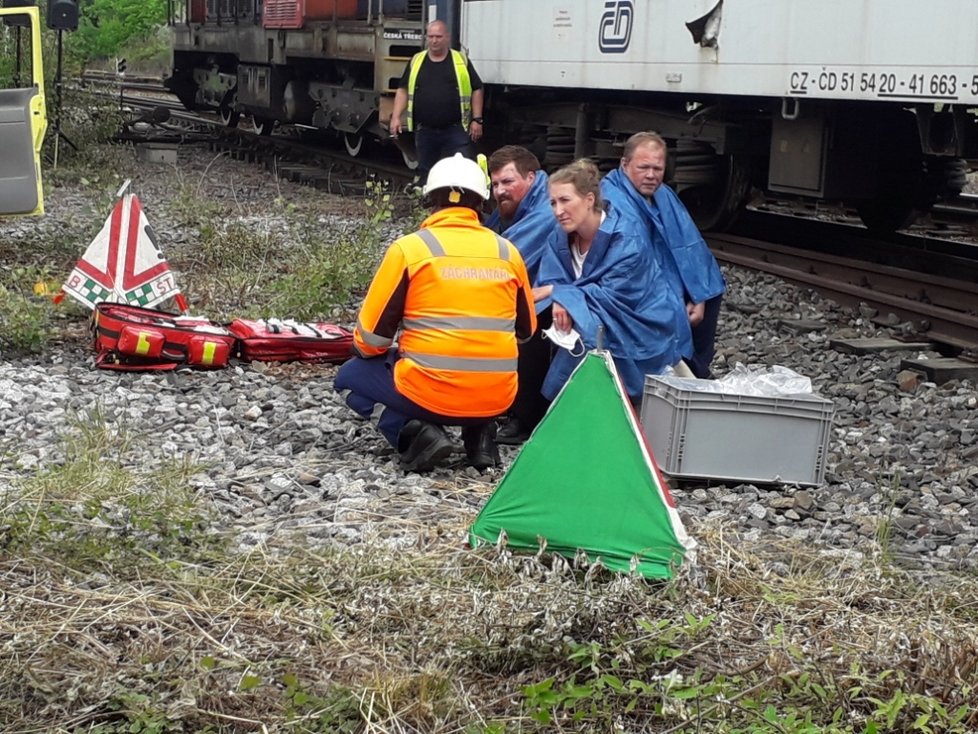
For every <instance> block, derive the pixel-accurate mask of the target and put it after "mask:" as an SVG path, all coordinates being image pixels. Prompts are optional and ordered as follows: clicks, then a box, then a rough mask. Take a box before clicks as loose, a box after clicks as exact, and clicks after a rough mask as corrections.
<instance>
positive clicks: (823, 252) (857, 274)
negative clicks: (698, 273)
mask: <svg viewBox="0 0 978 734" xmlns="http://www.w3.org/2000/svg"><path fill="white" fill-rule="evenodd" d="M755 219H757V218H756V217H755ZM751 226H752V225H751V224H750V223H746V224H744V225H742V226H741V227H742V228H741V230H740V231H741V233H740V234H732V233H711V234H709V235H708V237H707V240H708V242H709V244H710V247H711V249H712V250H713V252H714V254H715V255H716V257H717V259H718V260H720V261H722V262H727V263H730V264H732V265H738V266H741V267H746V268H751V269H753V270H757V271H760V272H766V273H770V274H771V275H774V276H777V277H779V278H782V279H784V280H787V281H790V282H793V283H796V284H799V285H804V286H808V287H810V288H812V289H814V290H816V291H818V292H819V293H821V294H823V295H824V296H826V297H828V298H831V299H833V300H835V301H836V302H839V303H842V304H845V305H850V306H860V305H865V306H868V307H870V308H872V309H875V310H876V311H877V312H878V313H879V315H880V318H881V321H883V322H884V323H890V324H892V323H893V321H894V319H895V320H897V321H898V322H900V323H901V324H903V325H904V326H905V327H906V328H905V330H904V333H903V336H904V337H906V338H911V339H915V340H926V341H931V342H935V343H937V344H938V345H944V347H945V349H944V350H943V351H947V352H948V353H950V354H954V355H958V356H963V357H965V358H969V357H972V356H974V355H978V311H976V309H978V260H976V259H975V258H976V257H978V248H972V250H973V252H972V253H971V256H970V257H969V256H968V252H967V250H964V251H960V250H959V248H957V247H955V246H954V243H945V242H941V241H927V240H923V239H921V241H920V243H919V249H918V250H916V251H913V250H911V249H908V246H907V245H906V244H900V245H898V244H894V243H893V242H887V241H885V240H884V241H880V240H877V239H875V238H873V237H871V236H866V235H865V232H864V235H863V236H861V237H857V236H851V237H850V238H849V239H847V240H845V241H844V242H840V241H838V240H836V241H835V242H832V235H833V233H835V232H837V231H838V227H833V226H825V227H823V228H821V235H819V234H817V231H818V230H819V228H818V227H814V226H812V227H809V231H807V232H804V231H802V230H803V229H804V228H803V227H799V226H798V223H797V222H795V223H794V224H793V225H792V224H791V223H787V224H786V223H782V224H781V227H782V230H781V234H779V235H777V236H772V232H771V230H770V229H768V230H766V231H765V230H764V228H763V224H762V223H758V222H756V221H755V223H754V225H753V227H754V228H755V229H754V231H756V232H757V234H758V235H759V236H758V237H754V236H750V235H749V234H748V233H749V232H751ZM792 232H794V234H792ZM819 237H820V238H821V241H822V243H823V246H821V247H819V248H818V249H817V250H816V249H814V248H815V247H816V246H817V243H816V242H815V238H819ZM830 242H832V244H831V245H829V244H828V243H830ZM840 245H842V246H843V247H844V249H845V253H844V254H839V253H838V252H833V250H839V249H840ZM886 247H889V248H891V249H892V252H891V253H890V255H889V256H888V257H884V256H882V255H881V251H882V250H883V249H884V248H886ZM925 263H926V264H925Z"/></svg>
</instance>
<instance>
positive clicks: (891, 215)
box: [856, 198, 918, 232]
mask: <svg viewBox="0 0 978 734" xmlns="http://www.w3.org/2000/svg"><path fill="white" fill-rule="evenodd" d="M856 211H857V212H858V213H859V218H860V219H861V220H862V222H863V224H865V225H866V229H869V230H871V231H873V232H895V231H896V230H898V229H904V228H905V227H909V226H910V225H911V224H913V222H914V220H915V219H916V218H917V213H918V212H917V208H916V207H915V206H914V205H913V204H911V203H910V202H909V201H906V200H905V199H904V200H901V199H900V198H892V199H885V198H881V199H872V200H871V201H865V202H862V203H861V204H859V205H857V206H856Z"/></svg>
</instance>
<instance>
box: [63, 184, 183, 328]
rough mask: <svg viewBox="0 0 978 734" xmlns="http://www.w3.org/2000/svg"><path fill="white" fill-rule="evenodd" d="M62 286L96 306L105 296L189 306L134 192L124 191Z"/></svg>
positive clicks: (138, 302)
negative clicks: (166, 301)
mask: <svg viewBox="0 0 978 734" xmlns="http://www.w3.org/2000/svg"><path fill="white" fill-rule="evenodd" d="M127 185H128V182H127V184H126V185H124V186H123V188H122V189H121V190H120V193H121V191H124V190H125V188H126V187H127ZM61 290H62V292H63V293H65V294H67V295H69V296H71V297H72V298H74V299H75V300H76V301H78V302H79V303H81V304H83V305H85V306H87V307H88V308H92V309H94V308H95V305H96V304H97V303H100V302H102V301H109V302H112V303H127V304H130V305H133V306H143V307H145V308H152V307H153V306H155V305H157V304H159V303H162V302H163V301H165V300H166V299H168V298H173V299H175V300H176V303H177V306H178V307H179V309H180V310H181V311H183V312H186V311H187V302H186V299H185V298H184V297H183V295H182V294H181V293H180V289H179V288H178V287H177V284H176V281H175V280H174V278H173V273H172V272H170V266H169V265H168V264H167V262H166V258H165V257H163V253H162V252H161V251H160V248H159V246H158V245H157V244H156V238H155V235H154V232H153V229H152V227H151V226H150V224H149V220H148V219H147V218H146V214H145V212H143V207H142V205H141V204H140V203H139V199H138V198H136V196H135V194H125V195H124V196H123V197H122V198H121V199H119V201H117V202H116V205H115V207H114V208H113V209H112V213H111V214H109V217H108V219H106V220H105V224H104V225H103V226H102V229H101V231H100V232H99V233H98V234H97V235H96V236H95V239H94V240H92V243H91V244H90V245H89V246H88V249H87V250H85V254H84V255H82V256H81V259H79V260H78V263H77V264H76V265H75V267H74V269H73V270H72V271H71V274H70V275H69V276H68V279H67V280H66V281H65V284H64V285H63V286H62V289H61Z"/></svg>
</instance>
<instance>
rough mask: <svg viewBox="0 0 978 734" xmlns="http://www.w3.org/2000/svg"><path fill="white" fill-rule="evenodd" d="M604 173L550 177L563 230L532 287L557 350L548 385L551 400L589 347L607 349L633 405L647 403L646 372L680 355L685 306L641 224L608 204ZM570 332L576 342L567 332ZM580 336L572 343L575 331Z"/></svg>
mask: <svg viewBox="0 0 978 734" xmlns="http://www.w3.org/2000/svg"><path fill="white" fill-rule="evenodd" d="M600 182H601V175H600V173H599V172H598V169H597V167H596V166H595V165H594V164H593V163H591V162H590V161H587V160H580V161H576V162H574V163H571V164H570V165H568V166H565V167H564V168H561V169H560V170H559V171H557V172H555V173H554V174H553V175H551V176H550V207H551V209H552V210H553V213H554V216H555V217H556V219H557V223H558V224H559V225H560V229H559V230H557V231H555V232H554V233H553V235H552V236H551V238H550V240H549V242H548V247H547V248H546V249H545V250H544V254H543V259H542V261H541V263H540V271H539V274H538V276H537V287H535V288H534V289H533V296H534V299H535V301H536V306H537V311H538V312H540V311H542V310H544V309H546V308H547V307H548V306H551V307H552V310H553V324H554V327H555V328H556V329H557V330H558V332H560V333H557V334H555V337H557V339H556V341H557V343H558V344H561V343H562V342H563V343H565V344H566V346H569V347H570V348H564V349H558V350H557V353H556V355H555V357H554V360H553V362H552V363H551V365H550V370H549V371H548V373H547V377H546V379H545V380H544V383H543V389H542V392H543V394H544V396H545V397H546V398H547V399H549V400H552V399H553V398H554V397H555V396H556V394H557V393H558V392H559V391H560V388H561V387H562V386H563V384H564V382H566V380H567V378H568V377H569V376H570V373H571V372H572V371H573V369H574V367H575V366H576V365H577V363H578V361H580V359H581V357H582V356H583V352H584V351H585V350H586V349H593V348H595V347H596V346H597V341H598V332H599V330H601V331H603V340H604V343H603V346H604V348H605V349H608V350H609V351H610V352H611V354H612V356H613V357H614V360H615V365H616V367H617V368H618V372H619V374H620V375H621V378H622V381H623V382H624V385H625V389H626V390H627V391H628V394H629V396H630V397H631V399H632V401H633V402H634V403H636V404H637V403H638V402H639V401H640V400H641V398H642V390H643V385H644V382H645V375H646V374H658V373H661V372H662V371H664V370H665V369H666V368H667V367H670V366H672V365H675V364H676V363H677V362H679V361H680V359H681V358H682V356H683V355H682V354H681V353H680V349H681V346H680V344H681V341H682V339H681V338H680V337H681V336H682V337H685V339H687V340H688V334H685V335H679V334H677V323H678V324H682V322H683V321H684V320H683V319H677V314H679V313H681V312H682V311H683V310H684V306H683V304H682V303H681V302H680V300H679V298H678V297H677V296H676V294H675V292H674V291H673V289H672V288H670V287H668V284H667V283H665V282H664V280H663V275H662V271H661V270H660V267H659V264H658V262H657V260H656V258H655V255H654V253H653V252H652V250H651V248H649V247H648V246H646V244H645V235H644V232H643V231H642V225H641V224H640V223H639V222H638V221H636V220H634V219H631V218H628V217H626V216H624V215H622V214H621V213H620V212H618V211H617V210H616V209H614V208H613V207H606V206H605V205H604V203H603V201H602V198H601V189H600ZM568 333H570V335H571V338H570V339H568V338H567V337H566V335H567V334H568ZM575 333H576V334H577V335H579V336H580V338H579V339H578V340H574V339H573V337H574V334H575Z"/></svg>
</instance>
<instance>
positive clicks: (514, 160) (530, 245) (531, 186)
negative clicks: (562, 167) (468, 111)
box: [485, 145, 559, 445]
mask: <svg viewBox="0 0 978 734" xmlns="http://www.w3.org/2000/svg"><path fill="white" fill-rule="evenodd" d="M489 176H490V178H491V179H492V195H493V198H494V199H495V200H496V209H495V211H493V212H492V214H490V215H489V218H488V219H487V220H486V223H485V226H487V227H488V228H489V229H491V230H493V231H495V232H498V233H499V234H501V235H502V236H503V237H505V238H506V239H507V240H509V241H510V242H512V243H513V244H514V245H516V247H517V249H518V250H519V251H520V254H521V255H522V256H523V262H524V263H526V271H527V273H528V274H529V276H530V283H531V284H533V285H536V277H537V271H538V270H539V268H540V259H541V257H542V256H543V251H544V249H545V248H546V245H547V241H548V240H549V238H550V235H551V233H552V232H554V231H555V230H556V229H559V228H558V227H557V220H555V219H554V215H553V212H551V211H550V194H549V191H548V180H547V174H546V173H545V172H544V171H542V170H541V169H540V161H539V160H538V159H537V157H536V156H535V155H533V153H531V152H530V151H529V150H527V149H526V148H523V147H522V146H519V145H505V146H503V147H502V148H500V149H499V150H497V151H496V152H495V153H493V154H492V155H491V156H490V157H489ZM538 322H539V324H540V327H541V328H543V329H545V328H548V327H549V326H550V312H549V311H545V312H544V313H542V314H540V315H539V316H538ZM551 347H552V345H551V343H550V342H549V341H546V340H545V339H544V338H543V335H542V332H541V331H537V333H536V334H534V335H533V336H532V337H531V338H530V339H529V340H528V341H526V342H524V343H523V344H520V347H519V349H520V351H519V368H518V370H519V375H520V385H519V392H518V393H517V395H516V400H515V401H514V402H513V406H512V408H511V409H510V416H509V421H508V422H507V423H506V424H505V425H503V426H502V427H501V428H500V429H499V432H498V433H497V434H496V442H497V443H501V444H509V445H518V444H521V443H523V442H524V441H525V440H526V439H527V438H528V437H529V435H530V432H531V431H532V430H533V429H534V428H535V427H536V425H537V423H539V422H540V420H541V419H542V418H543V415H544V413H546V412H547V407H548V406H549V405H550V401H549V400H547V399H546V398H545V397H544V396H543V394H542V393H541V392H540V388H541V386H542V385H543V379H544V377H545V376H546V374H547V369H548V368H549V367H550V356H551Z"/></svg>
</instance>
